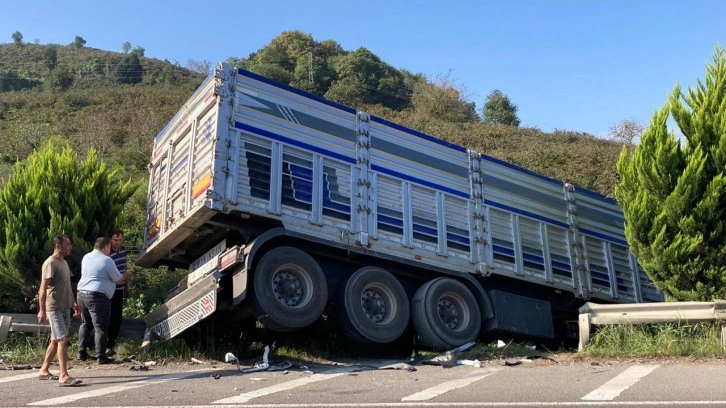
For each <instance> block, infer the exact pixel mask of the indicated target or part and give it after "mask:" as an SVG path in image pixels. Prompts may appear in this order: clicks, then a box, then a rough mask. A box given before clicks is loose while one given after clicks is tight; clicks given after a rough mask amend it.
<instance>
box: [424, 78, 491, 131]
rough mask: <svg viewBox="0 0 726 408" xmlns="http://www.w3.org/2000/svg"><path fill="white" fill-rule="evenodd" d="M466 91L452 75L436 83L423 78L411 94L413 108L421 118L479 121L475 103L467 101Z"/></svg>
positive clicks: (457, 121) (447, 120)
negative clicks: (457, 84)
mask: <svg viewBox="0 0 726 408" xmlns="http://www.w3.org/2000/svg"><path fill="white" fill-rule="evenodd" d="M463 94H464V91H463V90H461V89H460V88H458V87H457V86H456V84H455V83H454V81H453V80H452V79H451V76H450V75H446V76H442V77H439V79H438V81H437V82H436V83H432V82H429V81H427V80H426V79H421V80H419V81H418V82H417V83H416V86H415V87H414V90H413V95H412V96H411V102H412V104H413V110H414V113H415V114H416V116H417V117H419V118H420V119H421V120H430V119H436V120H443V121H446V122H455V123H461V122H478V120H479V117H478V116H477V114H476V107H475V105H474V103H472V102H467V101H466V100H465V98H464V95H463Z"/></svg>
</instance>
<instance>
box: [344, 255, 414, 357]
mask: <svg viewBox="0 0 726 408" xmlns="http://www.w3.org/2000/svg"><path fill="white" fill-rule="evenodd" d="M341 297H342V301H341V302H340V303H341V306H342V307H341V308H340V309H339V310H337V313H338V316H339V319H338V320H339V322H340V325H341V327H342V328H343V330H344V331H345V334H346V335H347V336H348V337H349V338H350V339H351V340H353V341H355V342H356V343H359V344H387V343H391V342H393V341H395V340H396V339H398V338H399V337H401V335H402V334H403V332H404V331H406V327H407V326H408V321H409V318H410V316H411V308H410V306H409V301H408V295H406V290H405V289H404V288H403V286H402V285H401V282H399V281H398V279H396V277H395V276H393V275H392V274H391V273H390V272H388V271H386V270H384V269H381V268H378V267H374V266H369V267H365V268H361V269H359V270H358V271H356V272H355V273H354V274H353V275H352V276H351V277H350V279H348V282H347V283H346V285H345V289H344V290H343V293H342V294H341Z"/></svg>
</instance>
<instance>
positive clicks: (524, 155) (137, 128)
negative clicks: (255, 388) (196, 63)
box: [0, 33, 621, 204]
mask: <svg viewBox="0 0 726 408" xmlns="http://www.w3.org/2000/svg"><path fill="white" fill-rule="evenodd" d="M284 35H288V34H285V33H283V35H281V37H283V36H284ZM295 35H299V33H298V34H295ZM306 38H307V37H306ZM277 40H278V39H275V40H273V42H272V43H271V46H272V45H275V44H277V43H276V42H275V41H277ZM278 42H279V41H278ZM333 43H334V42H333ZM320 44H326V47H328V49H335V50H336V51H335V53H334V54H335V55H334V56H333V57H331V58H332V61H333V63H332V64H333V65H331V67H332V66H336V67H339V66H340V64H341V62H340V58H342V57H341V56H345V57H346V58H352V57H350V56H351V55H353V56H354V57H355V58H359V57H361V56H363V57H361V58H364V59H365V61H368V63H369V65H370V64H372V66H376V67H377V68H375V69H377V70H378V71H377V72H383V73H385V74H386V75H389V77H388V78H389V79H390V81H387V83H390V82H391V81H393V80H394V79H395V80H401V81H403V82H401V83H402V84H404V83H405V84H406V85H405V87H404V88H401V87H403V86H404V85H400V86H399V87H398V88H396V89H397V91H396V92H397V94H395V95H394V94H393V93H391V92H386V91H384V90H379V92H378V93H380V94H383V95H387V96H389V98H388V99H386V98H382V99H380V100H376V98H373V97H371V95H373V96H375V95H376V91H374V90H372V88H371V87H370V86H368V87H367V88H365V89H366V90H367V91H369V92H368V93H367V94H366V95H363V96H365V97H364V98H363V99H362V100H349V101H348V102H349V104H350V105H352V106H354V107H356V108H359V109H365V110H367V111H369V112H371V113H373V114H376V115H379V116H381V117H384V118H386V119H389V120H392V121H395V122H399V123H402V124H404V125H406V126H409V127H411V128H413V129H416V130H419V131H422V132H425V133H428V134H431V135H434V136H436V137H440V138H442V139H445V140H448V141H451V142H454V143H457V144H461V145H464V146H466V147H469V148H472V149H475V150H477V151H480V152H483V153H486V154H488V155H491V156H494V157H497V158H500V159H503V160H506V161H508V162H512V163H515V164H518V165H521V166H524V167H526V168H529V169H531V170H534V171H537V172H540V173H543V174H545V175H548V176H551V177H555V178H558V179H562V180H569V181H571V182H574V183H575V184H578V185H580V186H583V187H586V188H590V189H593V190H595V191H598V192H600V193H603V194H606V195H611V194H612V191H613V188H614V184H615V180H616V172H615V161H616V159H617V157H618V154H619V152H620V149H621V146H620V145H618V144H616V143H613V142H611V141H606V140H602V139H597V138H595V137H593V136H591V135H589V134H585V133H579V132H569V131H557V132H554V133H546V132H542V131H540V130H538V129H534V128H518V127H512V126H490V125H484V124H482V123H480V122H479V121H478V120H476V119H472V117H471V116H470V115H468V114H467V113H466V112H465V111H472V109H473V107H472V105H471V104H468V103H467V102H466V101H462V100H460V99H456V98H459V94H458V93H456V92H455V93H454V94H453V95H454V98H455V99H456V100H455V101H454V103H453V104H452V105H451V106H452V108H451V109H449V110H448V111H445V112H444V114H443V115H442V114H431V113H430V111H427V110H426V108H425V107H424V106H423V104H421V103H419V104H418V105H417V102H416V100H415V99H412V98H411V95H412V94H413V95H414V96H415V90H414V88H415V87H416V84H417V83H418V84H421V83H423V84H425V85H427V86H429V87H433V88H434V90H435V91H440V92H441V94H442V95H444V94H445V93H446V92H449V91H451V89H449V88H446V84H432V83H431V82H428V81H427V80H426V79H425V78H423V77H422V76H421V75H413V74H410V73H408V72H406V71H405V70H398V71H397V70H395V69H393V68H390V66H388V65H387V64H385V63H384V62H382V61H380V60H378V59H377V57H375V55H373V54H372V53H370V52H369V51H367V50H363V49H359V50H356V51H355V52H347V51H344V50H341V49H338V48H336V47H334V46H333V45H334V44H333V45H331V42H330V41H329V40H328V41H324V42H323V43H320ZM271 46H267V47H265V48H263V49H262V50H260V51H258V52H256V53H252V54H250V57H249V58H246V59H244V58H243V59H240V58H231V60H233V61H235V62H237V63H238V64H240V65H242V66H245V67H247V68H249V69H253V70H254V69H255V68H256V67H257V68H260V70H261V71H265V70H267V71H270V70H272V71H274V72H276V73H277V76H278V77H280V76H281V77H282V79H284V78H286V75H287V74H286V73H285V71H284V70H281V69H277V68H275V67H274V66H273V68H275V69H276V70H275V69H271V68H270V67H271V65H270V64H269V63H268V64H267V65H264V64H262V65H261V64H259V63H256V62H255V61H257V60H258V59H259V58H260V56H261V55H262V56H264V55H265V52H267V50H268V49H269V48H270V47H271ZM329 53H330V52H329ZM278 54H280V53H278ZM331 55H332V54H331ZM335 58H338V59H335ZM335 61H338V62H335ZM346 61H347V62H351V61H350V60H346ZM353 62H355V61H353ZM287 63H288V64H290V62H289V61H288V62H287ZM335 64H338V65H335ZM376 64H378V65H376ZM292 66H294V64H293V65H292ZM355 66H357V65H356V64H353V65H352V67H353V68H354V67H355ZM345 67H346V69H352V68H351V66H348V65H345ZM380 67H383V68H380ZM330 69H333V68H330ZM361 69H373V68H370V67H368V68H366V67H363V68H361ZM290 72H292V73H294V71H290ZM322 72H323V73H325V72H327V73H328V74H329V75H330V76H331V78H328V79H329V81H332V82H330V84H329V85H330V87H329V88H326V89H322V90H318V91H316V90H315V89H310V91H313V92H318V93H323V92H328V93H327V95H328V96H329V97H331V98H333V97H334V96H335V93H333V94H331V93H330V89H335V84H336V82H335V81H336V79H335V78H337V81H339V82H344V81H345V78H344V77H340V76H338V77H335V75H334V74H335V72H332V71H325V70H322ZM336 72H337V71H336ZM340 72H344V71H340ZM290 75H292V74H290ZM338 75H342V74H338ZM381 75H383V74H381ZM203 78H204V75H203V74H200V73H198V72H194V71H191V70H188V69H185V68H182V67H179V66H177V65H174V64H171V63H169V62H168V61H160V60H158V59H154V58H147V57H145V56H143V50H142V52H141V53H140V54H139V53H134V52H131V53H127V54H122V53H115V52H109V51H103V50H97V49H91V48H84V47H81V48H75V47H72V46H60V45H52V44H50V45H37V44H24V45H22V46H19V45H15V44H0V90H2V92H0V140H2V141H3V142H2V143H0V177H2V178H4V177H6V176H7V175H9V174H10V173H9V172H10V170H11V167H12V164H13V163H15V162H16V161H17V160H22V159H23V158H24V157H26V156H27V155H28V154H29V153H30V152H32V151H33V149H34V148H36V147H37V146H38V145H39V144H40V143H41V142H42V141H43V140H44V139H46V138H48V137H50V136H51V135H60V136H62V137H63V138H65V139H67V140H69V141H70V142H71V144H72V145H73V146H75V147H76V148H77V149H78V151H79V152H80V153H81V154H83V153H84V152H85V151H86V150H87V149H88V148H89V147H91V146H93V147H95V148H97V149H98V150H99V151H100V152H101V154H102V156H103V157H104V158H105V159H106V160H107V161H110V162H114V163H118V164H119V165H121V166H123V167H124V168H125V169H126V170H127V172H128V174H129V175H130V176H131V177H134V178H136V179H139V180H144V179H145V177H146V164H147V162H148V159H149V156H150V149H151V142H152V140H153V138H154V136H155V135H156V134H157V133H158V132H159V131H160V130H161V129H162V128H163V127H164V125H165V124H166V123H167V121H169V120H170V119H171V117H172V116H173V115H174V113H175V112H176V111H177V110H178V109H179V108H180V107H181V106H182V104H183V103H184V101H185V100H186V99H187V98H188V97H189V96H190V95H191V94H192V92H193V91H194V89H195V88H196V87H197V86H198V85H199V84H200V83H201V81H202V80H203ZM391 78H392V79H391ZM278 79H280V78H278ZM384 79H385V78H384ZM289 80H290V82H289V83H293V84H294V81H295V78H294V77H290V78H289ZM412 81H413V82H412ZM382 82H386V81H382ZM412 84H413V85H412ZM372 85H375V86H377V87H378V88H380V87H381V86H382V85H380V82H379V83H377V84H372ZM437 87H438V88H437ZM391 89H393V88H391ZM406 89H408V90H409V91H408V92H404V91H405V90H406ZM417 89H418V88H417ZM336 92H337V91H336ZM331 95H332V96H331ZM346 95H347V96H346V97H348V98H349V97H350V95H351V94H349V93H348V94H346ZM457 109H459V110H460V111H461V112H464V114H463V115H459V116H455V115H449V113H450V112H453V111H455V110H457ZM447 115H448V116H447ZM475 116H476V115H475ZM456 117H461V118H462V119H461V120H459V121H457V120H456V119H455V118H456ZM452 118H454V119H452ZM141 190H142V191H145V188H144V187H142V189H141ZM141 203H143V199H142V198H141V197H140V198H139V202H138V203H137V204H141Z"/></svg>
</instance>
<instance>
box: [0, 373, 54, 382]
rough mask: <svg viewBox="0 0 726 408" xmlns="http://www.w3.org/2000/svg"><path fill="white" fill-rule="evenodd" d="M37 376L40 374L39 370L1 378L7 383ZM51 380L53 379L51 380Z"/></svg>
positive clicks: (0, 379) (1, 380)
mask: <svg viewBox="0 0 726 408" xmlns="http://www.w3.org/2000/svg"><path fill="white" fill-rule="evenodd" d="M37 376H38V372H37V371H33V372H32V373H25V374H18V375H14V376H12V377H5V378H0V383H6V382H10V381H18V380H25V379H26V378H35V377H37ZM50 381H53V380H50Z"/></svg>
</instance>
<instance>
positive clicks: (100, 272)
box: [78, 237, 132, 364]
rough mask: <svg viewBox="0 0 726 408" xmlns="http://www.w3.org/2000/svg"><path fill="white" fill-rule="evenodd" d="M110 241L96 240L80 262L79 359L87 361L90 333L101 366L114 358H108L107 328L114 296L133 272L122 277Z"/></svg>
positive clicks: (104, 238) (106, 239) (105, 238)
mask: <svg viewBox="0 0 726 408" xmlns="http://www.w3.org/2000/svg"><path fill="white" fill-rule="evenodd" d="M110 252H111V240H110V239H109V238H107V237H101V238H98V239H97V240H96V243H95V245H94V246H93V251H91V252H89V253H87V254H86V255H85V256H84V257H83V260H82V261H81V280H80V282H78V306H79V307H80V309H81V319H82V323H81V328H80V329H79V331H78V358H79V359H80V360H82V361H84V360H86V359H88V351H87V347H88V346H89V343H90V340H91V339H90V337H91V330H94V332H95V336H94V343H95V347H96V358H97V361H98V364H108V363H111V362H113V359H111V358H109V357H107V356H106V342H107V340H108V325H109V322H110V319H111V297H113V294H114V291H115V290H116V284H117V283H124V282H126V280H127V279H128V278H129V276H131V274H132V272H131V270H130V269H129V270H127V271H126V272H125V273H124V274H121V273H120V272H119V271H118V269H117V268H116V264H115V263H114V261H113V260H112V259H111V258H110V257H109V256H108V254H109V253H110Z"/></svg>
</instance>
